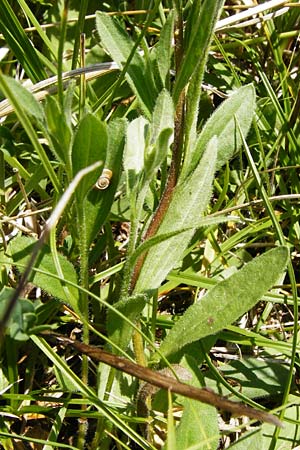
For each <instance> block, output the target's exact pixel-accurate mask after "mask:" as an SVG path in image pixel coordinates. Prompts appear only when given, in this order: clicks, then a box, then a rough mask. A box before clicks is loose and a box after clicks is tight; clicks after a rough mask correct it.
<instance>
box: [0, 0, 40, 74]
mask: <svg viewBox="0 0 300 450" xmlns="http://www.w3.org/2000/svg"><path fill="white" fill-rule="evenodd" d="M0 31H1V33H3V36H4V38H5V41H6V42H7V44H8V45H9V47H10V48H11V50H12V52H13V53H14V54H15V56H16V58H17V59H18V61H19V62H20V64H21V65H22V66H23V68H24V70H25V72H26V74H27V75H28V77H29V78H30V79H31V80H32V81H33V82H37V81H40V80H42V79H44V78H47V75H46V72H45V70H44V67H43V65H42V62H41V59H40V57H39V54H38V52H37V51H36V50H35V48H34V46H33V45H32V43H31V41H30V40H29V38H28V36H27V35H26V33H25V31H24V30H23V27H22V25H21V24H20V22H19V19H18V18H17V16H16V14H15V12H14V10H13V8H12V6H11V5H10V2H8V0H1V2H0Z"/></svg>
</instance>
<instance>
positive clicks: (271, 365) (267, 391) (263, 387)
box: [205, 355, 295, 400]
mask: <svg viewBox="0 0 300 450" xmlns="http://www.w3.org/2000/svg"><path fill="white" fill-rule="evenodd" d="M220 371H221V374H222V376H223V377H225V379H230V380H233V381H234V382H236V384H237V385H238V386H243V395H245V396H247V397H249V398H252V399H255V398H264V399H267V398H270V399H272V398H274V396H279V395H280V394H282V392H283V389H284V383H285V380H286V379H287V376H288V367H287V366H286V365H284V364H282V363H281V362H279V361H278V362H276V360H274V362H273V361H272V360H271V355H270V357H269V358H267V359H266V361H264V360H259V359H256V358H251V357H250V358H247V359H241V360H236V361H231V362H230V364H222V367H221V368H220ZM205 381H206V385H207V386H208V387H210V388H212V389H213V390H216V391H218V392H219V394H220V395H223V396H226V395H231V396H232V393H231V392H230V391H229V389H227V387H226V386H224V385H222V383H220V382H219V381H218V380H216V379H215V378H214V374H213V373H212V372H211V371H210V370H208V371H207V372H205ZM294 388H295V386H293V389H294ZM232 400H238V397H237V398H235V397H232Z"/></svg>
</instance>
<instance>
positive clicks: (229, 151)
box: [180, 84, 255, 180]
mask: <svg viewBox="0 0 300 450" xmlns="http://www.w3.org/2000/svg"><path fill="white" fill-rule="evenodd" d="M254 111H255V91H254V87H253V85H251V84H249V85H247V86H243V87H241V88H240V89H238V90H237V91H235V92H234V93H233V94H232V95H231V96H230V97H229V98H228V99H226V100H225V101H224V102H223V103H222V104H221V106H220V107H219V108H218V109H217V110H216V111H215V112H214V113H213V114H212V116H211V117H210V118H209V119H208V121H207V122H206V124H205V125H204V127H203V130H202V131H201V133H200V135H199V137H198V139H197V142H196V144H195V146H194V148H193V149H191V151H190V153H188V154H187V155H186V157H185V161H184V164H183V168H182V172H181V175H180V179H181V180H184V178H185V177H186V175H187V174H189V173H190V172H191V171H193V170H194V169H195V167H196V166H197V164H198V161H199V158H200V157H201V155H202V153H203V151H204V149H205V148H206V146H207V143H208V142H209V141H210V139H211V138H212V136H217V137H218V141H219V151H218V158H217V163H216V170H218V169H220V167H222V165H223V164H225V163H226V162H227V161H228V159H229V158H232V156H233V155H234V154H236V152H237V151H238V150H239V148H240V146H241V143H242V141H241V133H240V132H239V130H238V128H237V125H236V122H238V123H239V125H240V127H241V130H242V134H243V135H244V136H246V135H247V134H248V131H249V129H250V126H251V123H252V119H253V115H254Z"/></svg>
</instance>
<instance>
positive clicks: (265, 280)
mask: <svg viewBox="0 0 300 450" xmlns="http://www.w3.org/2000/svg"><path fill="white" fill-rule="evenodd" d="M287 261H288V250H287V248H286V247H283V246H280V247H277V248H275V249H273V250H270V251H269V252H267V253H264V254H263V255H261V256H259V257H257V258H255V259H254V260H252V261H251V262H249V263H248V264H247V265H245V266H244V267H243V268H242V269H241V270H239V271H238V272H237V273H234V274H233V275H231V277H229V278H227V279H226V280H224V281H222V282H220V283H219V284H217V285H216V286H214V287H213V288H212V289H210V291H209V292H208V293H207V294H206V295H205V296H204V297H203V298H202V299H201V301H199V302H198V303H196V304H194V305H192V306H191V307H190V308H188V310H187V311H186V312H185V313H184V315H183V316H182V317H181V318H180V319H179V320H178V322H176V324H175V325H174V327H173V328H172V330H171V331H170V332H169V334H168V335H167V337H166V339H165V340H164V341H163V343H162V345H161V352H162V353H163V354H164V355H165V356H169V355H170V354H172V353H174V352H176V351H178V350H180V349H181V348H182V347H184V346H185V345H186V344H189V343H190V342H194V341H196V340H199V339H202V338H204V337H205V336H209V335H212V334H214V333H216V332H218V331H220V330H222V329H223V328H225V327H226V326H228V325H231V324H232V323H233V322H234V321H235V320H237V319H238V318H239V317H240V316H241V315H242V314H244V313H245V312H247V311H249V309H250V308H252V307H253V306H254V305H255V304H256V303H257V302H258V301H259V300H260V299H261V297H262V296H263V295H264V294H265V293H266V292H267V291H268V289H270V288H271V287H272V286H273V285H274V284H276V282H277V281H278V278H279V276H280V275H281V274H282V272H283V270H284V269H285V267H286V265H287Z"/></svg>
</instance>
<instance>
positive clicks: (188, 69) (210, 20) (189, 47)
mask: <svg viewBox="0 0 300 450" xmlns="http://www.w3.org/2000/svg"><path fill="white" fill-rule="evenodd" d="M223 3H224V1H223V0H215V1H211V0H204V2H200V1H197V2H195V4H194V5H193V8H191V10H190V16H189V18H188V21H187V30H186V32H185V36H184V46H185V50H184V56H183V59H182V61H181V64H180V70H179V73H178V74H177V76H176V82H175V86H174V92H173V99H174V103H175V104H177V101H178V98H179V95H180V93H181V91H182V90H183V89H184V88H185V86H186V85H187V83H188V82H189V79H190V77H191V76H192V75H193V73H194V72H196V71H197V70H198V67H199V66H200V65H201V64H202V63H203V57H204V55H205V53H206V52H207V48H208V45H209V43H210V40H211V36H212V33H213V30H214V27H215V24H216V21H217V18H218V16H219V13H220V10H221V8H222V6H223Z"/></svg>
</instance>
